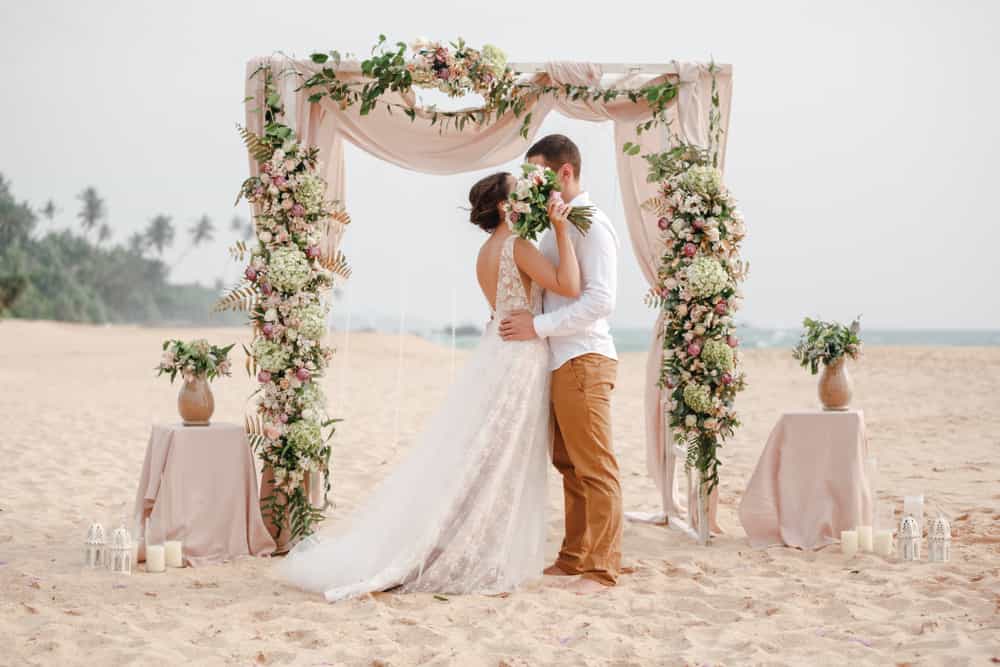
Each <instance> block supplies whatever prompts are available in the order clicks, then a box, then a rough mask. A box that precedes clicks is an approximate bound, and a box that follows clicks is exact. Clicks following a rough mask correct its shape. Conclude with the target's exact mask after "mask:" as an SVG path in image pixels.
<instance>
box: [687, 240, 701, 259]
mask: <svg viewBox="0 0 1000 667" xmlns="http://www.w3.org/2000/svg"><path fill="white" fill-rule="evenodd" d="M697 252H698V246H696V245H695V244H693V243H685V244H684V255H685V256H687V257H694V256H695V253H697Z"/></svg>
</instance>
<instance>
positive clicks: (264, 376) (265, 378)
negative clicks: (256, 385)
mask: <svg viewBox="0 0 1000 667" xmlns="http://www.w3.org/2000/svg"><path fill="white" fill-rule="evenodd" d="M257 381H258V382H260V383H261V384H266V383H268V382H270V381H271V374H270V373H268V372H267V371H261V372H260V373H257Z"/></svg>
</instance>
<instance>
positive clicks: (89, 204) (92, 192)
mask: <svg viewBox="0 0 1000 667" xmlns="http://www.w3.org/2000/svg"><path fill="white" fill-rule="evenodd" d="M77 199H79V200H80V201H81V202H83V206H82V207H81V208H80V212H79V213H77V214H76V217H77V218H79V219H80V224H81V225H83V233H84V235H86V234H88V233H89V232H90V230H91V229H94V228H95V227H97V225H98V223H100V222H101V221H103V220H104V219H105V218H106V217H107V215H108V211H107V209H106V208H105V206H104V200H103V199H101V197H100V196H99V195H98V194H97V189H96V188H94V187H93V186H90V187H87V188H85V189H84V191H83V192H81V193H80V194H79V195H78V196H77Z"/></svg>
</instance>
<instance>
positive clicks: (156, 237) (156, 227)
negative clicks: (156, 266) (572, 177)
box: [146, 213, 174, 257]
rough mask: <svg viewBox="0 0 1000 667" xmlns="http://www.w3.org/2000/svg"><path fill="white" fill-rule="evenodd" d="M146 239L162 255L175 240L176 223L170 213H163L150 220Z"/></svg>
mask: <svg viewBox="0 0 1000 667" xmlns="http://www.w3.org/2000/svg"><path fill="white" fill-rule="evenodd" d="M146 240H147V241H148V242H149V245H150V246H151V247H153V248H155V249H156V252H157V254H159V255H160V256H161V257H162V256H163V251H164V250H166V249H167V248H168V247H170V246H171V245H173V242H174V223H173V222H172V221H171V218H170V216H169V215H163V214H162V213H161V214H160V215H157V216H155V217H154V218H153V219H152V220H150V221H149V227H148V228H147V229H146Z"/></svg>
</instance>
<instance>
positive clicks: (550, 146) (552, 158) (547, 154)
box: [527, 134, 580, 178]
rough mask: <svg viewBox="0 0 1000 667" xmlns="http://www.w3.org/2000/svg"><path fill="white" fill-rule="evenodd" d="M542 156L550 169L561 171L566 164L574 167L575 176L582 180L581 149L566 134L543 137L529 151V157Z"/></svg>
mask: <svg viewBox="0 0 1000 667" xmlns="http://www.w3.org/2000/svg"><path fill="white" fill-rule="evenodd" d="M536 155H540V156H541V157H542V159H543V160H545V166H546V167H548V168H549V169H556V170H557V169H559V167H561V166H563V165H564V164H569V165H571V166H572V167H573V174H574V175H576V177H577V178H580V149H579V148H577V147H576V144H574V143H573V140H572V139H570V138H569V137H567V136H566V135H564V134H550V135H548V136H545V137H542V138H541V139H539V140H538V141H536V142H535V143H534V145H533V146H532V147H531V148H529V149H528V153H527V157H535V156H536Z"/></svg>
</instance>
